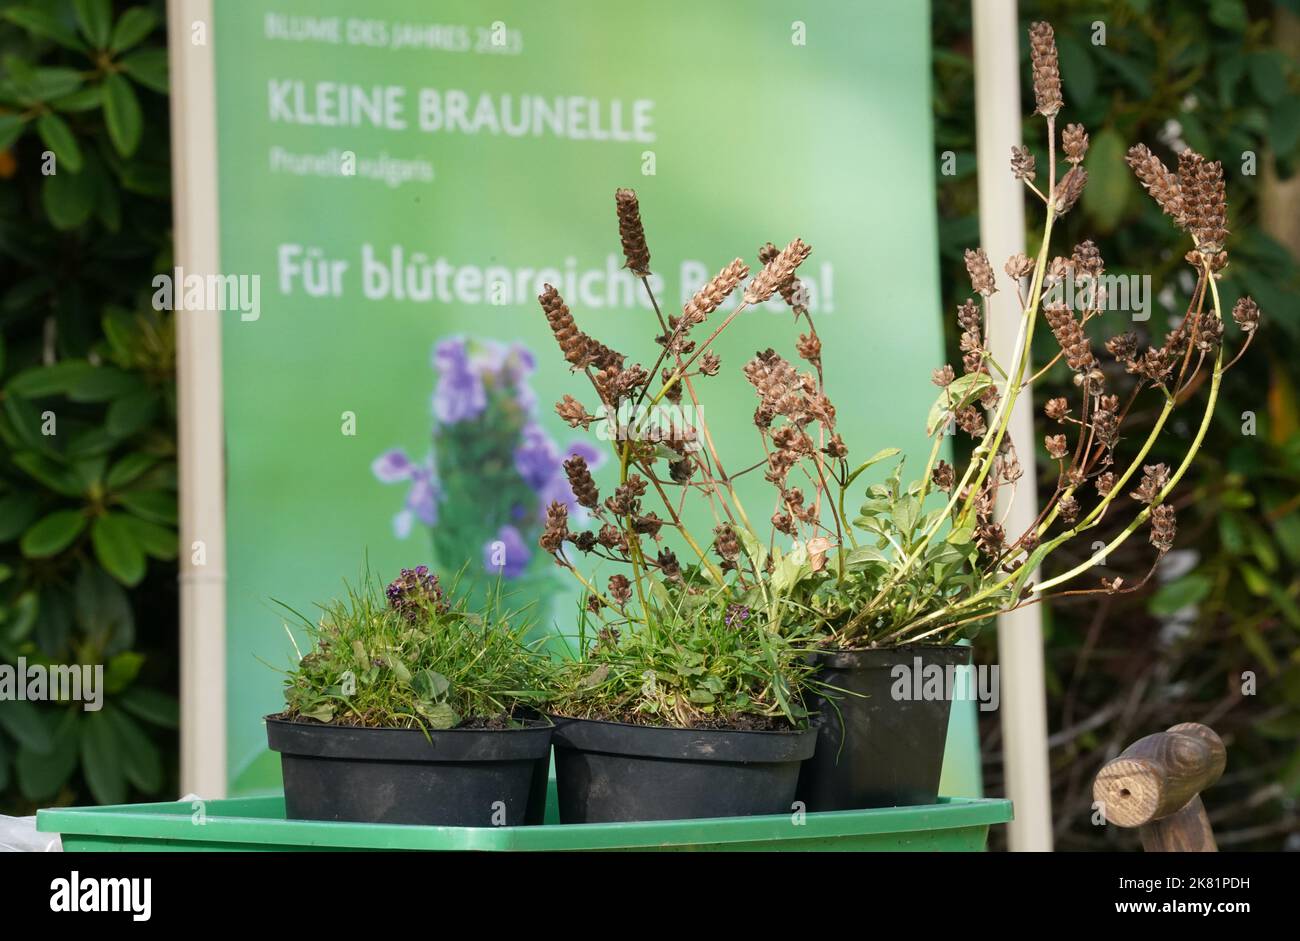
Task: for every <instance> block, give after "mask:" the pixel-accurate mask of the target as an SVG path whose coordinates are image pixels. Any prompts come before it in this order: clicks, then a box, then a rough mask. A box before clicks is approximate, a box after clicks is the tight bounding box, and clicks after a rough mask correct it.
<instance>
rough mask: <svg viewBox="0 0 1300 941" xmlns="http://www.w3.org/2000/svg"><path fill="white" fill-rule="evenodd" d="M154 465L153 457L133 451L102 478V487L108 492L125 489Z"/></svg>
mask: <svg viewBox="0 0 1300 941" xmlns="http://www.w3.org/2000/svg"><path fill="white" fill-rule="evenodd" d="M114 404H116V403H114ZM156 463H158V461H157V458H155V457H153V455H150V454H145V453H144V452H143V451H133V452H131V453H130V454H128V455H127V456H126V457H124V458H122V459H121V460H120V461H118V462H117V463H115V464H114V465H113V466H112V467H111V468H110V469H109V471H108V476H107V477H105V478H104V486H105V487H107V488H108V489H109V490H117V489H119V488H121V487H125V486H126V485H127V484H129V483H130V482H131V481H133V480H135V479H136V478H137V477H139V476H140V475H141V474H143V473H144V472H145V471H147V470H148V469H149V468H151V467H153V466H154V464H156Z"/></svg>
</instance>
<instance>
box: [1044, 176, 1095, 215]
mask: <svg viewBox="0 0 1300 941" xmlns="http://www.w3.org/2000/svg"><path fill="white" fill-rule="evenodd" d="M1087 183H1088V171H1087V170H1085V169H1084V168H1083V167H1070V169H1069V170H1068V171H1067V172H1066V174H1065V176H1063V177H1061V182H1059V183H1057V184H1056V193H1055V194H1054V195H1053V197H1052V201H1053V202H1054V203H1055V204H1056V214H1057V215H1058V216H1063V215H1065V214H1066V213H1067V212H1069V211H1070V210H1071V209H1073V208H1074V204H1075V203H1077V202H1078V201H1079V197H1080V196H1081V195H1083V188H1084V186H1085V185H1087Z"/></svg>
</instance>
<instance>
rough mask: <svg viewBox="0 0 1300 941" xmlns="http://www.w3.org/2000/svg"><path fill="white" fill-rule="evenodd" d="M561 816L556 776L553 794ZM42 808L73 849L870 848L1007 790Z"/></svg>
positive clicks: (40, 819) (977, 811)
mask: <svg viewBox="0 0 1300 941" xmlns="http://www.w3.org/2000/svg"><path fill="white" fill-rule="evenodd" d="M547 796H548V798H550V801H549V802H548V807H547V811H548V817H547V819H548V820H554V819H555V815H554V781H552V789H551V792H550V793H549V794H548V795H547ZM203 810H204V817H205V822H204V823H203V824H202V825H200V824H198V823H196V822H195V819H194V817H195V809H194V807H193V806H192V805H191V804H190V803H189V802H188V801H170V802H167V803H159V804H119V805H117V806H114V807H67V808H54V809H52V810H41V811H38V812H37V814H36V828H37V829H38V830H40V831H42V832H45V833H59V834H61V835H62V838H63V848H64V850H66V851H69V852H76V851H86V850H94V851H102V852H133V851H171V852H196V851H205V850H206V851H250V850H253V851H256V850H493V851H502V850H516V851H533V850H746V851H754V850H766V851H773V850H791V851H796V850H875V851H890V852H898V851H917V850H921V851H934V850H941V851H947V852H972V851H978V850H981V849H983V848H984V843H985V840H986V839H987V837H988V830H989V827H990V826H991V825H993V824H996V823H1006V822H1007V821H1009V820H1010V819H1011V802H1010V801H1008V800H972V799H966V798H957V797H951V798H949V797H941V798H939V802H938V803H937V804H931V805H927V806H923V807H882V808H877V809H874V810H844V811H839V812H836V813H819V814H806V815H805V816H804V818H803V822H802V823H801V824H798V825H796V824H795V823H794V821H793V818H792V816H791V815H789V814H779V815H776V816H771V817H718V818H714V819H711V820H660V821H651V822H646V823H589V824H578V825H570V826H565V825H562V824H558V823H548V824H545V825H543V826H536V827H421V826H400V825H396V824H373V823H326V822H320V821H314V820H286V819H285V817H284V797H283V796H280V795H276V796H273V797H239V798H231V799H228V800H212V801H207V802H205V805H204V808H203Z"/></svg>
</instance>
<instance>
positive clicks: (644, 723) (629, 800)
mask: <svg viewBox="0 0 1300 941" xmlns="http://www.w3.org/2000/svg"><path fill="white" fill-rule="evenodd" d="M616 205H617V210H618V218H619V226H620V232H621V236H622V241H623V248H624V253H625V255H626V258H627V264H628V267H630V268H631V269H632V271H633V272H634V273H635V274H636V275H637V276H638V277H639V278H640V279H641V281H642V284H643V285H644V286H645V289H646V291H647V292H649V295H650V299H651V301H652V303H653V305H654V307H655V310H656V312H657V313H658V327H659V331H660V333H659V336H658V338H657V339H658V345H659V349H658V352H657V354H656V355H655V359H654V360H653V362H652V365H651V366H650V368H648V369H647V368H646V367H645V366H643V365H640V364H633V363H630V362H629V361H628V359H627V358H626V357H625V356H624V355H623V354H621V353H619V352H617V351H615V350H612V349H610V348H609V347H607V346H605V345H604V344H603V343H601V342H599V341H598V340H596V339H594V338H593V337H591V336H590V335H588V334H586V333H584V332H583V331H581V330H580V329H579V328H578V326H577V324H576V322H575V320H574V318H573V315H572V314H571V313H570V311H569V308H568V307H567V305H566V304H565V303H564V300H563V298H562V297H561V296H560V295H559V293H558V292H557V291H556V290H555V288H553V287H551V286H550V285H547V286H546V287H545V290H544V292H543V293H542V295H541V296H540V298H539V300H540V302H541V306H542V309H543V311H544V312H545V315H546V318H547V321H548V323H549V325H550V327H551V330H552V332H553V333H554V335H555V338H556V340H557V341H558V343H559V346H560V350H561V352H562V353H563V355H564V357H565V359H566V360H567V362H568V363H569V365H570V367H571V369H572V370H573V371H574V372H580V373H581V374H582V376H583V378H584V380H589V381H590V392H589V393H588V395H589V397H588V402H590V403H591V404H592V406H593V408H594V411H588V409H587V406H586V404H584V403H582V402H580V401H579V400H578V399H577V398H575V397H573V396H571V395H565V396H564V399H563V400H562V401H561V402H560V403H559V404H558V405H557V407H556V410H557V412H558V413H559V415H560V416H561V417H562V418H563V419H564V420H565V421H566V422H567V423H568V424H569V425H570V426H572V427H573V428H582V429H588V430H591V431H593V432H594V433H595V434H596V435H597V436H598V437H600V438H603V439H605V440H606V441H607V442H608V446H609V447H610V449H611V451H612V456H613V459H614V461H615V462H616V463H617V465H618V468H619V478H618V483H617V485H616V486H615V487H614V489H613V491H612V492H610V493H606V494H601V492H600V491H599V489H598V487H597V484H596V482H595V480H594V478H593V477H592V474H591V470H590V467H589V466H588V463H587V461H586V459H585V457H584V456H583V455H582V454H581V453H574V454H572V455H571V456H570V457H569V458H568V459H567V460H566V461H565V463H564V469H565V473H566V475H567V477H568V481H569V484H570V486H571V489H572V491H573V494H574V497H575V499H576V502H577V504H578V506H579V507H580V508H581V509H582V511H583V513H584V514H585V518H584V520H577V519H575V517H574V516H573V515H572V514H571V513H570V512H569V508H568V506H567V505H566V504H565V503H564V502H561V501H559V500H556V501H553V502H551V503H550V505H549V507H548V510H547V522H546V527H545V529H544V531H543V533H542V535H541V538H540V540H539V544H540V546H541V548H542V549H543V550H544V551H545V552H547V553H549V554H550V555H551V556H553V557H554V559H555V561H556V562H557V564H559V565H560V566H562V567H563V568H564V569H566V570H567V571H569V572H571V573H572V574H573V575H574V576H575V577H576V578H577V579H578V581H579V582H580V583H581V584H582V586H583V588H584V592H585V595H584V604H583V606H582V607H581V609H580V614H579V626H578V638H577V641H578V642H577V647H578V649H579V651H580V652H579V654H578V656H577V657H576V659H573V660H571V661H569V662H568V663H567V664H565V665H564V666H563V668H562V669H561V670H560V671H559V672H558V675H557V677H556V683H555V687H554V689H553V693H552V711H553V713H554V716H555V718H556V721H557V728H556V736H555V745H556V786H557V791H558V799H559V812H560V819H561V820H562V821H563V822H565V823H585V822H596V821H629V820H652V819H671V818H691V817H713V816H734V815H746V814H764V813H788V812H789V811H790V808H791V806H792V802H793V800H794V791H795V786H796V783H797V780H798V774H799V767H800V763H801V762H802V761H803V760H804V759H806V758H807V757H808V756H809V755H811V754H812V751H813V748H814V745H815V740H814V739H815V736H814V734H813V733H812V732H811V730H809V729H808V727H807V723H806V713H805V711H804V708H803V705H802V695H803V691H804V687H803V680H804V678H805V677H806V676H807V674H808V673H809V672H810V670H811V667H810V666H809V665H808V664H807V663H805V662H804V657H803V651H802V649H801V647H800V642H801V638H800V634H799V631H798V630H797V629H788V628H783V627H782V624H781V618H782V616H783V615H784V614H785V611H784V610H783V609H782V608H780V607H779V606H777V605H774V604H772V603H770V602H771V595H770V588H771V586H772V584H773V583H776V584H778V585H779V584H780V582H781V580H782V579H784V578H786V577H788V575H789V573H790V572H792V571H793V570H794V567H796V565H797V563H792V562H791V560H790V557H789V556H788V555H786V554H783V553H782V551H781V550H780V549H779V548H776V547H770V548H769V543H770V536H769V535H768V534H760V533H759V532H757V531H756V530H755V529H754V527H753V526H751V525H750V523H749V521H748V519H747V517H746V516H745V511H744V508H743V507H742V506H741V504H740V501H739V499H738V498H737V497H736V494H735V491H734V488H733V485H732V484H731V482H730V478H728V477H727V476H726V473H725V471H724V470H723V467H722V464H721V461H720V460H719V458H718V454H717V452H716V450H715V449H714V448H713V444H712V439H711V437H710V434H709V430H708V427H707V425H706V424H705V423H704V421H703V419H702V417H700V412H699V408H698V402H699V400H698V392H697V385H700V384H702V383H703V382H707V381H708V380H709V378H710V377H712V376H715V375H717V373H718V372H719V369H720V365H721V363H720V360H719V357H718V356H717V354H716V353H715V352H714V351H713V350H712V349H711V348H710V347H711V345H712V343H713V340H714V339H715V338H716V337H717V336H718V335H719V334H720V333H721V332H722V330H723V329H725V328H726V326H727V325H728V324H730V323H731V322H732V321H733V320H734V319H735V317H736V315H737V314H739V313H740V312H741V311H742V310H744V309H745V308H746V307H747V306H750V305H753V304H756V303H761V302H762V301H765V300H767V299H768V298H769V297H771V296H772V294H773V293H775V292H776V291H778V290H779V289H780V288H781V286H782V285H783V284H785V283H787V282H789V280H790V279H791V277H792V276H793V274H794V270H795V268H796V267H797V266H798V265H799V263H800V262H802V261H803V259H804V258H806V257H807V254H808V251H809V250H808V248H807V246H806V245H804V244H803V243H802V242H801V241H799V240H797V239H796V240H795V241H794V242H792V243H791V244H790V246H789V247H788V248H786V249H785V250H783V251H780V252H775V251H774V253H773V254H772V256H771V257H770V259H769V260H768V261H767V263H766V265H765V266H764V268H763V269H762V270H761V271H760V272H759V274H758V276H757V277H756V278H755V279H754V282H753V283H752V284H751V285H749V286H748V288H746V290H745V293H744V298H743V300H742V301H741V302H740V303H739V305H738V306H737V307H736V309H735V310H733V311H732V313H730V314H729V315H727V316H726V317H725V318H722V317H719V318H715V319H720V320H721V322H720V323H719V324H718V326H717V327H716V328H715V329H713V330H712V332H711V333H709V334H708V335H707V337H706V336H705V335H704V334H705V329H704V328H703V324H704V323H705V321H706V320H707V319H708V318H709V316H710V315H711V314H713V313H714V312H715V311H717V309H718V308H719V307H720V306H721V305H722V304H723V302H724V301H726V300H727V298H728V297H729V296H730V295H731V294H732V292H733V291H735V290H736V289H737V288H738V287H739V286H740V285H741V283H742V281H743V280H744V279H745V278H746V277H747V276H748V274H749V269H748V267H747V266H746V265H745V264H744V263H743V262H742V261H741V260H740V259H736V260H735V261H733V262H732V263H731V264H730V265H728V266H727V267H726V268H724V269H723V270H722V272H720V273H719V274H718V276H717V277H715V278H714V279H713V280H712V281H711V282H709V283H708V284H706V285H705V286H704V287H703V288H702V289H701V290H700V291H699V292H698V293H697V294H696V295H695V296H694V298H693V299H692V300H691V301H690V302H689V303H688V304H687V305H686V306H685V308H684V310H683V312H682V314H681V315H680V316H678V315H674V316H669V317H665V316H664V315H663V314H662V312H660V311H659V306H658V302H657V300H656V299H655V297H654V293H653V291H652V290H651V286H650V284H649V280H648V275H649V260H650V255H649V250H648V248H647V246H646V241H645V234H644V230H643V227H642V223H641V218H640V209H639V206H638V203H637V200H636V196H635V194H633V193H632V192H631V191H630V190H619V191H618V193H617V195H616ZM792 394H793V393H792ZM800 401H801V402H803V403H804V404H809V402H810V401H811V400H810V399H808V398H807V397H806V396H805V397H803V398H802V399H800ZM684 403H686V404H691V405H692V410H691V411H690V412H689V413H688V410H687V409H685V408H683V407H682V406H683V404H684ZM790 407H794V406H793V405H791V406H790ZM688 415H693V416H695V418H694V420H692V419H691V418H690V417H688ZM688 499H696V500H699V501H701V502H703V503H704V504H706V505H711V506H712V507H713V508H714V509H715V510H717V511H718V512H719V513H720V514H722V518H723V520H724V522H722V523H719V524H718V526H717V527H716V529H715V530H714V532H713V534H712V540H711V542H712V547H711V548H709V543H710V540H709V539H704V538H701V537H699V536H698V535H697V534H695V533H692V531H691V530H690V528H689V527H688V525H687V523H686V520H685V517H686V515H688V514H687V513H686V512H685V511H684V509H683V504H684V501H685V500H688ZM652 501H656V502H657V503H658V504H659V505H660V506H661V507H662V510H661V511H656V510H654V509H650V505H651V502H652ZM660 512H662V513H663V514H664V515H662V516H661V515H660ZM679 553H681V555H679ZM582 557H586V559H587V560H592V561H594V560H600V562H599V564H602V565H604V564H612V565H614V566H616V567H617V570H616V571H615V572H614V573H613V574H610V575H608V577H607V578H606V579H602V580H600V582H599V584H598V582H597V581H596V580H593V579H594V576H592V577H589V575H588V574H584V571H583V569H582V568H580V567H579V565H580V564H582V563H579V564H575V562H577V561H578V560H579V559H580V558H582ZM805 640H806V639H805Z"/></svg>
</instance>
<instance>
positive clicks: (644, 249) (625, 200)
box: [614, 189, 650, 277]
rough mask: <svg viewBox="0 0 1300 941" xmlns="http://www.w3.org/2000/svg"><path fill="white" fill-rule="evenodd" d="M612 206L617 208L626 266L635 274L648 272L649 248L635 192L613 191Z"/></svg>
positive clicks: (619, 233) (642, 274)
mask: <svg viewBox="0 0 1300 941" xmlns="http://www.w3.org/2000/svg"><path fill="white" fill-rule="evenodd" d="M614 206H615V208H616V209H617V210H618V235H619V238H620V239H622V241H623V257H624V258H626V259H627V267H629V268H631V269H632V272H633V273H634V274H636V275H639V276H641V277H644V276H646V275H648V274H649V273H650V249H649V247H648V246H647V245H646V242H645V229H644V228H643V227H642V225H641V206H640V204H639V203H638V202H637V198H636V193H635V192H633V191H632V190H629V189H619V190H615V191H614Z"/></svg>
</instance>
